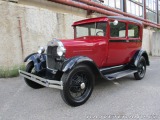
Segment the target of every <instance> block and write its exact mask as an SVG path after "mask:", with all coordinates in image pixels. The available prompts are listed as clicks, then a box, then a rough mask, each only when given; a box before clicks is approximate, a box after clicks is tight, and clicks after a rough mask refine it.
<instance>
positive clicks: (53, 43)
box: [48, 39, 66, 57]
mask: <svg viewBox="0 0 160 120" xmlns="http://www.w3.org/2000/svg"><path fill="white" fill-rule="evenodd" d="M48 46H57V55H58V56H60V57H61V56H62V55H64V54H65V53H66V49H65V47H64V45H63V43H62V42H61V41H60V40H57V39H53V40H52V41H49V42H48Z"/></svg>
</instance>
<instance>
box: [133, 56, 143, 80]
mask: <svg viewBox="0 0 160 120" xmlns="http://www.w3.org/2000/svg"><path fill="white" fill-rule="evenodd" d="M137 70H138V71H137V72H136V73H134V77H135V79H136V80H141V79H142V78H144V76H145V73H146V60H145V59H144V57H143V56H142V57H141V58H140V59H139V62H138V65H137Z"/></svg>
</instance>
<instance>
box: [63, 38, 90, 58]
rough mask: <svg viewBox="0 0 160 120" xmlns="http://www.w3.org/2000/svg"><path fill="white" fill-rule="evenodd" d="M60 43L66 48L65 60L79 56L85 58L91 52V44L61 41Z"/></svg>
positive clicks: (81, 41)
mask: <svg viewBox="0 0 160 120" xmlns="http://www.w3.org/2000/svg"><path fill="white" fill-rule="evenodd" d="M61 42H62V43H63V45H64V47H65V48H66V54H65V56H66V58H70V57H73V56H80V55H83V56H85V55H86V56H87V55H89V54H90V53H91V52H92V51H93V43H90V42H86V41H85V40H74V39H67V40H64V39H62V40H61Z"/></svg>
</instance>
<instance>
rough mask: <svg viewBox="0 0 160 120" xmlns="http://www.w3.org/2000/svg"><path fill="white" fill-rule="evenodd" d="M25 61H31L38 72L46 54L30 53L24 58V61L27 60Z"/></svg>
mask: <svg viewBox="0 0 160 120" xmlns="http://www.w3.org/2000/svg"><path fill="white" fill-rule="evenodd" d="M27 61H32V62H33V63H34V67H35V70H36V71H37V72H39V71H41V69H42V64H43V63H44V62H45V61H46V55H45V54H38V53H32V54H30V55H28V56H27V57H26V58H25V59H24V62H27Z"/></svg>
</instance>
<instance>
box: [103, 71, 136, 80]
mask: <svg viewBox="0 0 160 120" xmlns="http://www.w3.org/2000/svg"><path fill="white" fill-rule="evenodd" d="M136 72H137V70H124V71H120V72H116V73H111V74H106V75H104V76H105V77H106V78H107V80H115V79H119V78H122V77H125V76H127V75H130V74H133V73H136Z"/></svg>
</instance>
